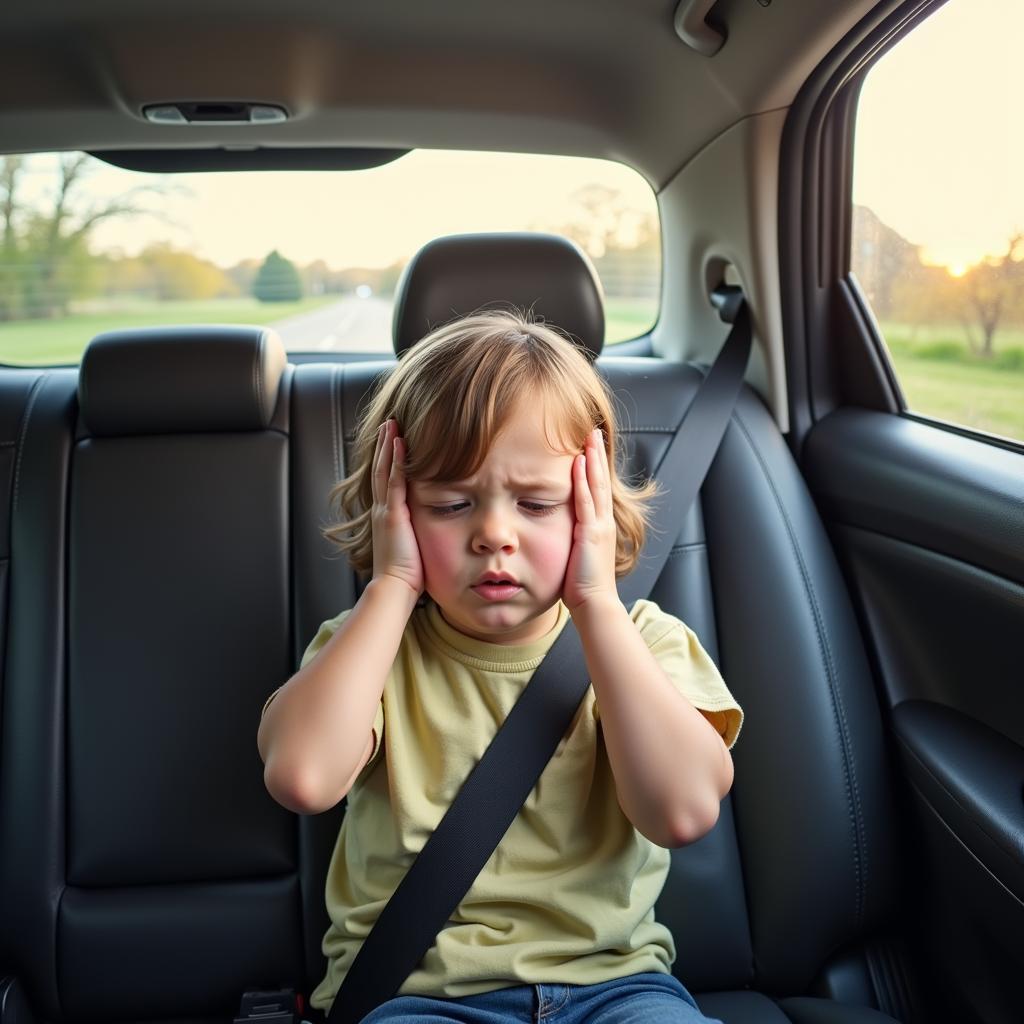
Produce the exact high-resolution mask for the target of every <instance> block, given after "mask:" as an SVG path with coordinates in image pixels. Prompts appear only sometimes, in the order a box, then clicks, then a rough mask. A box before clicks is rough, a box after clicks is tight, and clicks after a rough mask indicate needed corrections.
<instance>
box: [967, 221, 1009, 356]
mask: <svg viewBox="0 0 1024 1024" xmlns="http://www.w3.org/2000/svg"><path fill="white" fill-rule="evenodd" d="M961 285H962V289H963V297H964V308H965V311H966V312H967V314H968V317H969V319H971V320H973V322H974V323H976V324H977V326H979V327H980V328H981V344H980V345H978V344H977V343H976V342H975V340H974V334H973V332H972V331H971V330H970V328H969V327H967V324H966V323H965V327H966V328H967V343H968V344H969V345H970V347H971V351H973V352H975V353H977V354H978V355H980V356H983V357H984V358H986V359H990V358H991V357H992V354H993V351H994V348H993V342H994V340H995V334H996V329H997V328H998V327H999V324H1000V322H1002V321H1003V320H1008V319H1018V318H1020V317H1021V316H1024V232H1021V231H1016V232H1014V234H1013V235H1011V236H1010V240H1009V242H1008V243H1007V246H1006V252H1005V253H1003V255H1002V256H998V257H994V258H993V257H990V258H988V259H985V260H982V261H981V262H980V263H976V264H975V265H974V266H973V267H971V268H970V270H968V271H967V273H966V274H964V276H963V278H962V281H961Z"/></svg>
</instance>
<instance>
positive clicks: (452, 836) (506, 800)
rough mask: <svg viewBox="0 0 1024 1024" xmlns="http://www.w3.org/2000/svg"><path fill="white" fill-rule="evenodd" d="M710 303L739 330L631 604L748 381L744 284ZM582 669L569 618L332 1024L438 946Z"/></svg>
mask: <svg viewBox="0 0 1024 1024" xmlns="http://www.w3.org/2000/svg"><path fill="white" fill-rule="evenodd" d="M711 298H712V302H714V304H715V305H716V306H717V307H718V312H719V316H720V317H721V318H722V319H723V320H724V321H725V322H726V323H731V324H732V325H733V326H732V330H730V332H729V336H728V338H726V340H725V344H724V345H723V346H722V350H721V352H719V354H718V357H717V358H716V359H715V361H714V363H713V364H712V366H711V368H710V370H709V371H708V373H707V376H706V377H705V378H704V381H703V383H702V384H701V386H700V387H699V388H698V389H697V393H696V395H695V396H694V398H693V401H692V402H691V403H690V405H689V406H688V407H687V410H686V412H685V413H684V414H683V420H682V422H681V423H680V425H679V427H678V428H677V429H676V433H675V437H674V438H673V439H672V441H671V443H670V444H669V446H668V449H667V450H666V452H665V454H664V455H663V456H662V458H661V461H660V462H659V464H658V466H657V468H656V470H655V473H654V476H655V479H657V480H658V481H659V482H660V483H661V484H662V485H663V490H662V493H661V494H659V495H657V496H656V497H655V498H654V500H653V502H652V505H653V508H652V519H653V522H654V524H655V526H656V527H657V531H650V532H649V534H648V539H647V541H646V543H645V544H644V549H643V552H642V553H641V557H640V558H639V560H638V561H637V565H636V567H635V568H634V569H633V571H632V572H631V573H630V574H629V575H628V576H625V577H623V578H622V579H620V580H619V581H618V584H617V586H618V593H619V598H620V599H621V600H622V602H623V604H625V605H627V606H630V605H632V604H633V603H634V602H635V601H636V600H638V599H639V598H646V597H647V595H648V594H650V593H651V591H652V590H653V588H654V584H655V583H656V582H657V579H658V576H659V575H660V574H661V570H662V568H664V565H665V563H666V562H667V561H668V556H669V552H670V551H671V549H672V545H673V544H674V543H675V540H676V538H677V536H678V533H679V527H680V524H681V523H682V521H683V517H684V516H685V514H686V512H687V511H688V510H689V508H690V506H691V505H692V504H693V502H694V500H695V499H696V497H697V494H698V492H699V491H700V487H701V484H702V483H703V482H704V477H705V476H706V475H707V471H708V469H709V468H710V466H711V463H712V461H713V460H714V457H715V453H716V452H717V451H718V446H719V444H720V443H721V440H722V436H723V435H724V434H725V429H726V427H727V426H728V425H729V419H730V417H731V416H732V410H733V407H734V406H735V404H736V399H737V396H738V395H739V390H740V387H741V385H742V384H743V373H744V370H745V368H746V365H747V360H748V357H749V355H750V344H751V329H750V312H749V309H748V308H747V304H746V302H745V301H744V298H743V292H742V289H740V288H738V287H734V286H731V285H720V286H719V287H718V288H716V289H715V291H714V293H713V294H712V296H711ZM585 666H586V661H585V660H584V656H583V645H582V642H581V641H580V636H579V633H578V632H577V630H576V628H575V626H574V625H573V623H572V619H571V618H570V620H569V621H568V622H567V623H566V624H565V626H564V627H563V628H562V632H561V633H560V634H559V637H558V639H557V640H556V641H555V642H554V644H552V646H551V648H550V649H549V651H548V653H547V655H546V656H545V657H544V660H543V661H542V662H541V664H540V665H539V666H538V668H537V669H536V670H535V671H534V673H533V676H532V677H531V679H530V682H529V683H528V684H527V686H526V688H525V689H524V690H523V692H522V694H521V695H520V697H519V700H518V701H516V703H515V705H514V707H513V708H512V710H511V711H510V712H509V713H508V716H507V717H506V719H505V721H504V722H503V723H502V725H501V727H500V728H499V729H498V731H497V733H496V734H495V736H494V739H493V740H492V741H491V744H490V746H489V747H488V748H487V750H486V751H485V752H484V755H483V757H482V758H481V759H480V760H479V761H478V762H477V764H476V766H475V767H474V768H473V769H472V771H470V773H469V775H468V776H467V778H466V781H465V782H464V783H463V784H462V788H461V789H460V790H459V792H458V793H457V794H456V796H455V799H454V800H453V801H452V803H451V806H449V808H448V810H447V811H446V812H445V815H444V817H443V818H442V819H441V821H440V823H439V824H438V826H437V828H436V829H435V830H434V832H433V833H432V834H431V836H430V838H429V839H428V840H427V841H426V843H425V844H424V846H423V849H422V850H421V851H420V853H419V855H418V856H417V857H416V860H415V861H413V864H412V866H411V867H410V868H409V870H408V871H407V872H406V874H405V877H404V878H403V879H402V881H401V882H400V883H399V884H398V887H397V888H396V889H395V891H394V893H392V895H391V899H390V900H388V902H387V903H386V904H385V906H384V909H383V910H382V911H381V913H380V916H379V917H378V918H377V921H376V922H375V923H374V926H373V928H371V929H370V933H369V935H367V936H366V938H365V939H364V940H363V944H362V946H361V947H360V949H359V952H358V953H357V954H356V957H355V959H354V960H353V961H352V964H351V966H350V967H349V969H348V973H347V974H346V975H345V977H344V979H343V980H342V983H341V987H340V988H339V990H338V994H337V996H336V997H335V1000H334V1003H333V1005H332V1006H331V1012H330V1014H329V1015H328V1016H327V1024H359V1021H361V1020H362V1019H363V1018H364V1017H365V1016H366V1015H367V1014H368V1013H370V1012H371V1011H372V1010H373V1009H375V1008H376V1007H377V1006H379V1005H380V1004H381V1003H383V1002H385V1001H386V1000H388V999H391V998H393V997H394V995H395V994H396V993H397V992H398V990H399V988H401V986H402V983H403V982H404V981H405V979H406V978H408V977H409V975H410V974H411V973H412V972H413V970H414V969H415V968H416V966H417V964H419V962H420V961H421V960H422V959H423V957H424V955H425V954H426V953H427V951H428V950H429V949H430V947H431V946H432V945H433V944H434V941H435V939H436V938H437V935H438V933H439V932H440V931H441V929H443V928H444V926H445V924H446V923H447V921H448V920H449V918H450V917H451V915H452V913H453V912H454V911H455V909H456V907H458V905H459V903H461V902H462V898H463V897H464V896H465V895H466V893H467V892H468V891H469V889H470V886H471V885H472V884H473V882H474V880H475V879H476V877H477V875H479V874H480V871H481V869H482V868H483V866H484V865H485V864H486V863H487V861H488V860H489V859H490V857H491V855H492V854H493V853H494V850H495V849H496V847H497V846H498V843H500V842H501V839H502V837H503V836H504V835H505V833H506V832H507V831H508V829H509V827H510V826H511V824H512V822H513V821H514V820H515V817H516V815H517V814H518V813H519V809H520V808H521V807H522V806H523V804H524V803H525V802H526V798H527V797H528V796H529V795H530V792H531V790H532V789H533V787H534V786H535V785H536V783H537V780H538V779H539V778H540V775H541V773H542V772H543V771H544V768H545V766H546V765H547V763H548V761H550V760H551V757H552V755H553V754H554V752H555V750H556V748H557V747H558V744H559V743H560V742H561V740H562V737H563V736H564V735H565V732H566V730H567V729H568V728H569V726H570V724H571V723H572V720H573V716H574V715H575V714H576V710H577V708H578V707H579V705H580V703H581V701H582V700H583V698H584V697H585V696H586V693H587V690H588V689H589V687H590V679H589V678H588V674H587V671H586V668H585Z"/></svg>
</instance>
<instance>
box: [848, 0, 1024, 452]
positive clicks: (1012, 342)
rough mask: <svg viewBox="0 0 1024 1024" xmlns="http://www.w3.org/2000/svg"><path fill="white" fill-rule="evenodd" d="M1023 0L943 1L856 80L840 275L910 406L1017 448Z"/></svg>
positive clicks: (1021, 358)
mask: <svg viewBox="0 0 1024 1024" xmlns="http://www.w3.org/2000/svg"><path fill="white" fill-rule="evenodd" d="M1022 39H1024V4H1021V3H1020V0H972V2H968V0H950V2H949V3H947V4H945V5H944V6H942V7H941V8H940V9H938V10H937V11H936V12H935V13H934V14H932V15H931V16H930V17H929V18H928V19H927V20H926V21H925V22H923V23H922V24H921V25H919V26H918V27H917V28H915V29H914V31H912V32H911V33H910V34H908V35H907V36H906V38H904V39H903V40H901V41H900V42H899V43H898V44H897V45H896V46H895V47H894V48H893V49H892V50H891V51H890V52H889V53H887V54H886V55H885V56H883V57H882V58H881V59H880V60H879V62H878V63H877V64H876V65H875V67H873V68H872V69H871V71H870V72H869V73H868V75H867V77H866V78H865V81H864V84H863V87H862V90H861V95H860V101H859V107H858V113H857V125H856V135H855V149H854V179H853V204H854V205H853V237H852V251H851V254H850V267H851V270H852V272H853V274H854V275H855V276H856V278H857V281H858V283H859V284H860V287H861V289H862V290H863V292H864V294H865V295H866V296H867V299H868V302H869V303H870V305H871V307H872V310H873V311H874V315H875V318H876V320H877V322H878V325H879V327H880V329H881V333H882V336H883V338H884V340H885V343H886V346H887V347H888V350H889V354H890V357H891V361H892V365H893V367H894V370H895V373H896V376H897V378H898V379H899V382H900V385H901V387H902V389H903V393H904V395H905V396H906V400H907V406H908V411H909V412H911V413H914V414H917V415H920V416H926V417H929V418H932V419H936V420H942V421H944V422H947V423H953V424H956V425H958V426H964V427H968V428H970V429H972V430H976V431H980V432H983V433H987V434H996V435H999V436H1001V437H1004V438H1010V439H1011V440H1014V441H1024V176H1022V174H1021V171H1022V168H1024V122H1022V121H1021V119H1020V117H1019V111H1018V109H1017V108H1018V100H1019V71H1018V68H1019V55H1020V45H1021V40H1022Z"/></svg>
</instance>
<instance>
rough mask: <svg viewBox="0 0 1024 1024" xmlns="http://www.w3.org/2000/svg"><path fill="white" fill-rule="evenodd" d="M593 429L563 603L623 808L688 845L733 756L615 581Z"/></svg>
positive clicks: (576, 476) (704, 822)
mask: <svg viewBox="0 0 1024 1024" xmlns="http://www.w3.org/2000/svg"><path fill="white" fill-rule="evenodd" d="M608 465H609V463H608V452H607V449H606V439H605V438H604V435H603V433H602V432H601V431H600V430H599V429H595V430H593V431H592V432H591V434H590V436H589V437H588V438H587V441H586V445H585V449H584V453H583V455H582V456H578V457H577V458H576V459H574V460H573V468H572V473H573V494H574V500H575V509H576V526H575V529H574V534H573V547H572V551H571V552H570V554H569V564H568V565H567V566H566V573H565V585H564V588H563V595H562V597H563V600H564V601H565V604H566V606H567V607H568V609H569V611H570V612H571V613H572V618H573V623H574V625H575V626H576V628H577V630H578V631H579V634H580V639H581V641H582V643H583V653H584V657H585V659H586V663H587V669H588V670H589V672H590V681H591V683H592V684H593V687H594V695H595V697H596V698H597V704H598V707H599V708H600V709H601V722H602V725H603V729H604V742H605V748H606V749H607V751H608V761H609V763H610V764H611V768H612V774H613V775H614V776H615V791H616V795H617V796H618V799H619V806H620V807H621V808H622V813H623V814H625V815H626V817H627V818H629V820H630V821H631V822H632V823H633V825H634V826H635V827H636V829H637V831H638V832H640V833H642V834H643V835H645V836H646V837H647V838H648V839H650V841H651V842H652V843H657V844H658V846H665V847H675V846H683V845H685V844H686V843H692V842H694V841H695V840H697V839H699V838H700V837H701V836H702V835H704V834H705V833H706V832H709V831H710V830H711V829H712V828H713V827H714V824H715V822H716V821H717V820H718V814H719V810H720V806H719V805H720V804H721V801H722V798H723V797H724V796H725V794H726V793H728V791H729V788H730V787H731V786H732V778H733V765H732V756H731V755H730V754H729V750H728V748H727V747H726V745H725V743H724V742H723V740H722V737H721V736H719V735H718V733H717V732H715V729H714V726H712V725H711V723H710V722H709V721H708V720H707V719H706V718H705V717H704V716H703V715H702V714H701V713H700V712H699V711H698V710H697V709H696V708H695V707H694V706H693V705H692V704H691V703H690V702H689V701H688V700H687V699H686V698H685V697H684V696H683V695H682V694H681V693H679V692H678V691H677V690H676V688H675V687H674V686H673V685H672V680H671V679H669V678H668V676H667V675H666V674H665V672H664V671H663V670H662V668H661V666H660V665H659V664H658V662H657V659H656V658H655V657H654V655H653V654H652V653H651V651H650V650H649V648H648V647H647V643H646V642H645V640H644V638H643V637H642V636H641V635H640V631H639V630H638V629H637V627H636V625H635V624H634V623H633V620H632V619H631V618H630V617H629V612H627V611H626V607H625V605H623V603H622V602H621V601H620V600H619V595H618V591H617V590H616V586H615V546H616V534H615V530H616V527H615V519H614V513H613V508H612V493H611V486H610V473H609V468H608Z"/></svg>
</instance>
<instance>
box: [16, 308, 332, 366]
mask: <svg viewBox="0 0 1024 1024" xmlns="http://www.w3.org/2000/svg"><path fill="white" fill-rule="evenodd" d="M331 301H337V297H336V296H334V295H328V296H323V295H321V296H318V297H316V298H310V299H300V300H299V301H298V302H280V303H277V302H275V303H274V304H273V305H272V306H268V305H267V304H266V303H263V302H257V301H256V299H217V300H215V301H210V302H136V303H128V302H124V303H118V305H117V307H116V308H113V309H107V310H105V311H102V312H101V311H98V310H97V311H95V312H87V313H86V312H82V313H74V314H72V315H71V316H67V317H64V318H62V319H60V320H16V321H12V322H10V323H3V324H0V363H8V364H13V365H15V366H45V365H51V366H52V365H53V364H55V363H78V362H80V361H81V359H82V352H83V351H85V346H86V345H88V344H89V342H90V341H91V340H92V339H93V338H94V337H95V336H96V335H97V334H102V333H103V332H104V331H116V330H119V329H121V328H125V327H159V326H161V325H163V324H167V325H173V324H267V323H270V322H271V320H283V319H284V318H285V317H287V316H294V315H295V314H296V313H304V312H307V311H308V310H311V309H316V308H317V306H322V305H324V304H325V303H328V302H331Z"/></svg>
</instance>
